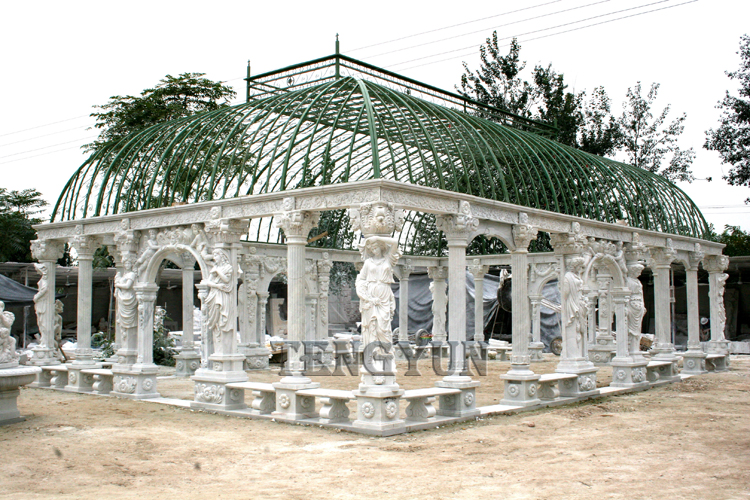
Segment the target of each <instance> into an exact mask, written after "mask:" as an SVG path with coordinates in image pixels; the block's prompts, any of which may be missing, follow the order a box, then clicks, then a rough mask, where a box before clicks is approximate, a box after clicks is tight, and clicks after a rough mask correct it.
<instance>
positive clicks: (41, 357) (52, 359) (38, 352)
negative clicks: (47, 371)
mask: <svg viewBox="0 0 750 500" xmlns="http://www.w3.org/2000/svg"><path fill="white" fill-rule="evenodd" d="M31 352H32V353H33V357H32V358H31V359H30V360H28V361H27V362H26V365H31V366H52V365H59V364H61V363H60V360H59V359H58V358H57V354H56V353H55V351H54V350H53V349H50V348H49V347H39V346H37V347H34V348H33V349H32V350H31Z"/></svg>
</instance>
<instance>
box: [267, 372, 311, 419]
mask: <svg viewBox="0 0 750 500" xmlns="http://www.w3.org/2000/svg"><path fill="white" fill-rule="evenodd" d="M273 387H274V389H276V411H274V412H273V413H272V414H273V415H278V416H279V417H283V418H285V419H289V420H304V419H307V418H315V417H317V416H318V414H317V412H316V411H315V398H314V397H313V396H300V395H298V394H297V391H300V390H303V389H318V388H319V387H320V384H319V383H317V382H312V381H311V380H310V379H309V378H307V377H300V376H297V377H293V376H292V377H284V378H283V379H281V381H280V382H277V383H275V384H273Z"/></svg>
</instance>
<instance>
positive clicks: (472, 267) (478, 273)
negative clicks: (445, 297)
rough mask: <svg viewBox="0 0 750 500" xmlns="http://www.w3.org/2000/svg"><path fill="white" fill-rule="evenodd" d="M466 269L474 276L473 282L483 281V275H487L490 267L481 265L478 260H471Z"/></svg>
mask: <svg viewBox="0 0 750 500" xmlns="http://www.w3.org/2000/svg"><path fill="white" fill-rule="evenodd" d="M466 268H467V269H468V270H469V272H470V273H471V274H472V275H473V276H474V279H475V280H477V279H484V275H485V274H487V273H488V272H489V270H490V266H487V265H482V261H481V260H480V259H473V260H472V261H471V264H469V265H468V266H466Z"/></svg>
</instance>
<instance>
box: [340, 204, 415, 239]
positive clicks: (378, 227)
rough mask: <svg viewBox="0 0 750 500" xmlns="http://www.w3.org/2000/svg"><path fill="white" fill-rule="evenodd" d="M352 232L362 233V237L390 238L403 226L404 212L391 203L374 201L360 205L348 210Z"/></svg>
mask: <svg viewBox="0 0 750 500" xmlns="http://www.w3.org/2000/svg"><path fill="white" fill-rule="evenodd" d="M349 218H350V219H351V227H352V231H358V230H359V231H362V236H364V237H365V238H367V237H368V236H390V235H391V234H392V233H393V232H394V231H401V228H402V227H403V226H404V212H403V210H401V209H397V208H395V206H394V205H393V203H386V202H383V201H376V202H373V203H362V204H360V205H359V208H351V209H349Z"/></svg>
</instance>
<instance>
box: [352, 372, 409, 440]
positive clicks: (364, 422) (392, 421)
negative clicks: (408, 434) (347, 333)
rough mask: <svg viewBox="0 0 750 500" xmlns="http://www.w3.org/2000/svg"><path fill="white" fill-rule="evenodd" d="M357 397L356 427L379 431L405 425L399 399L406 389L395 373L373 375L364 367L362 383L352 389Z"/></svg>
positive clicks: (354, 423)
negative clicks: (397, 380)
mask: <svg viewBox="0 0 750 500" xmlns="http://www.w3.org/2000/svg"><path fill="white" fill-rule="evenodd" d="M352 392H353V393H354V397H356V398H357V419H356V420H355V421H354V422H353V423H352V424H353V425H354V426H355V427H360V428H364V429H374V430H379V431H385V430H392V429H400V428H403V427H405V422H404V420H402V419H401V415H400V405H399V401H400V399H401V396H403V395H404V390H403V389H401V388H400V387H399V385H398V384H397V383H396V377H395V375H371V374H370V373H368V372H366V371H365V370H364V368H363V369H362V383H361V384H359V389H358V390H355V391H352Z"/></svg>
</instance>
